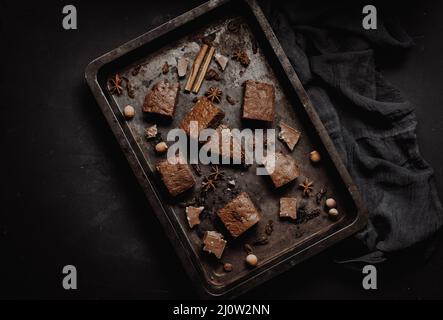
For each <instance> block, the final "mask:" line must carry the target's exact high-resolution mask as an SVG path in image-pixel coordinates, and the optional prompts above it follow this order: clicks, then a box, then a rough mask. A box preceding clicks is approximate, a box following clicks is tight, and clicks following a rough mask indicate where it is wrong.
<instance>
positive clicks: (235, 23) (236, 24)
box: [228, 20, 240, 33]
mask: <svg viewBox="0 0 443 320" xmlns="http://www.w3.org/2000/svg"><path fill="white" fill-rule="evenodd" d="M228 30H229V31H230V32H232V33H237V32H238V31H239V30H240V21H239V20H232V21H231V22H229V23H228Z"/></svg>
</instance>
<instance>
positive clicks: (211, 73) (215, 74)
mask: <svg viewBox="0 0 443 320" xmlns="http://www.w3.org/2000/svg"><path fill="white" fill-rule="evenodd" d="M205 79H206V80H215V81H220V80H221V78H220V75H219V74H218V72H217V71H215V70H214V69H212V68H211V69H209V70H208V72H207V73H206V76H205Z"/></svg>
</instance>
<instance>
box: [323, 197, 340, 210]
mask: <svg viewBox="0 0 443 320" xmlns="http://www.w3.org/2000/svg"><path fill="white" fill-rule="evenodd" d="M325 204H326V206H327V207H328V208H329V209H332V208H335V207H336V206H337V202H336V201H335V200H334V199H333V198H328V199H326V202H325Z"/></svg>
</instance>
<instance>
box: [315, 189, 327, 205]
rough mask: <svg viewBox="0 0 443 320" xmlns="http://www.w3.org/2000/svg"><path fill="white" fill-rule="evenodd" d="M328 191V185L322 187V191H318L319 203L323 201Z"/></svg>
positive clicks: (316, 196) (317, 198) (316, 198)
mask: <svg viewBox="0 0 443 320" xmlns="http://www.w3.org/2000/svg"><path fill="white" fill-rule="evenodd" d="M326 192H328V189H326V187H323V188H321V189H320V191H319V192H317V194H316V195H315V200H316V202H317V204H320V203H321V201H322V200H323V198H324V196H325V195H326Z"/></svg>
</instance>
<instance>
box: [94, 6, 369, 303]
mask: <svg viewBox="0 0 443 320" xmlns="http://www.w3.org/2000/svg"><path fill="white" fill-rule="evenodd" d="M231 1H234V0H210V1H207V2H205V3H203V4H202V5H200V6H198V7H195V8H194V9H191V10H189V11H187V12H185V13H183V14H182V15H179V16H177V17H176V18H174V19H171V20H169V21H167V22H165V23H163V24H162V25H160V26H158V27H156V28H154V29H152V30H150V31H148V32H146V33H144V34H142V35H140V36H139V37H136V38H134V39H132V40H130V41H128V42H126V43H124V44H123V45H121V46H119V47H117V48H115V49H113V50H111V51H109V52H107V53H105V54H103V55H101V56H99V57H98V58H96V59H94V60H92V61H91V62H90V63H89V64H88V65H87V67H86V69H85V79H86V82H87V84H88V86H89V87H90V90H91V91H92V93H93V95H94V97H95V99H96V101H97V103H98V105H99V107H100V109H101V110H102V113H103V115H104V116H105V118H106V120H107V122H108V124H109V126H110V127H111V130H112V131H113V134H114V136H115V137H116V139H117V141H118V143H119V144H120V147H121V149H122V151H123V153H124V154H125V156H126V158H127V160H128V162H129V165H130V167H131V169H132V171H133V172H134V175H135V176H136V178H137V180H138V183H139V184H140V186H141V187H142V189H143V191H144V193H145V196H146V197H147V199H148V202H149V205H150V206H151V208H152V211H153V212H154V214H155V216H156V217H157V218H158V219H159V220H160V222H161V223H162V226H163V229H164V230H165V233H166V235H167V236H168V238H169V240H170V241H171V242H172V244H173V247H174V248H175V251H176V253H177V255H178V256H179V258H180V260H181V262H182V264H183V266H184V269H185V270H186V271H187V274H188V276H189V277H190V278H191V280H192V282H193V283H194V282H197V283H199V284H201V285H196V286H195V288H196V289H197V290H198V292H199V293H200V294H201V295H203V297H206V298H220V297H223V298H226V297H230V298H233V297H236V296H238V295H240V294H242V293H244V292H246V291H248V290H250V289H252V288H253V287H255V286H257V285H259V284H261V283H263V282H266V281H267V280H269V279H271V278H273V277H274V276H276V275H278V274H281V273H282V272H284V271H286V270H288V269H289V268H291V267H293V266H295V265H296V264H298V263H300V262H302V261H303V260H306V259H308V258H309V257H312V256H314V255H316V254H318V253H320V252H321V251H323V250H325V249H326V248H328V247H330V246H332V245H333V244H335V243H338V242H339V241H341V240H343V239H345V238H347V237H349V236H351V235H353V234H355V233H356V232H357V231H359V230H361V229H362V228H363V227H364V226H365V225H366V224H367V220H368V212H367V208H366V206H365V204H364V202H363V199H362V197H361V195H360V192H359V191H358V189H357V186H356V185H355V183H354V181H353V179H352V177H351V176H350V174H349V172H348V171H347V169H346V167H345V166H344V163H343V161H342V160H341V157H340V156H339V154H338V152H337V150H336V148H335V145H334V144H333V142H332V140H331V138H330V136H329V133H328V132H327V131H326V128H325V127H324V125H323V122H322V121H321V120H320V117H319V116H318V114H317V111H316V110H315V108H314V106H313V103H312V101H311V100H310V98H309V96H308V95H307V93H306V91H305V89H304V87H303V85H302V83H301V81H300V79H299V78H298V75H297V74H296V72H295V70H294V68H293V67H292V65H291V63H290V61H289V59H288V57H287V56H286V53H285V52H284V50H283V48H282V46H281V44H280V42H279V41H278V39H277V37H276V35H275V34H274V32H273V30H272V28H271V26H270V24H269V22H268V20H267V18H266V17H265V16H264V14H263V12H262V10H261V8H260V6H259V5H258V3H257V0H242V1H243V2H244V3H245V4H246V5H247V7H248V8H249V9H250V10H251V13H252V14H253V15H254V17H255V19H256V22H257V23H258V25H259V27H260V29H261V31H262V32H263V33H264V36H265V38H266V41H267V42H268V43H269V45H270V46H271V48H272V50H273V52H274V54H275V55H276V57H277V58H278V62H279V63H280V65H281V67H282V69H283V70H284V72H285V73H286V76H287V78H288V80H289V82H290V84H291V87H292V88H291V89H293V90H294V91H295V93H296V94H297V97H298V98H299V100H300V102H301V104H302V106H303V107H304V109H305V110H306V113H307V115H308V118H309V119H310V121H311V122H312V125H313V127H314V129H315V131H316V133H317V135H318V137H319V138H320V140H321V142H322V144H323V146H324V147H325V149H326V151H327V152H328V153H329V157H330V158H331V161H332V163H333V165H334V166H335V169H336V170H337V172H338V174H339V176H340V178H341V179H342V180H343V183H344V185H345V186H346V187H347V190H348V192H349V195H350V196H351V198H352V200H353V201H354V204H355V207H356V213H355V219H354V220H353V221H352V222H351V223H350V224H348V225H347V226H344V227H343V228H340V229H339V230H337V231H335V232H333V233H331V234H330V235H328V236H326V237H324V238H322V239H321V240H319V241H317V242H315V243H312V244H311V245H309V246H307V247H305V248H303V249H302V250H299V251H295V252H292V253H291V254H288V256H287V257H284V258H282V259H281V260H280V261H277V262H276V263H275V264H272V265H269V266H268V267H267V268H265V269H263V270H261V271H260V272H258V273H256V274H255V275H253V276H252V277H250V278H246V279H244V280H243V281H240V282H239V283H237V284H235V285H234V286H233V287H232V288H228V289H227V290H226V289H225V290H224V289H222V290H220V291H218V290H217V289H214V287H212V286H210V285H209V284H208V283H207V282H205V281H204V277H202V276H201V275H200V274H199V271H198V270H197V267H196V266H195V265H194V263H193V261H192V258H191V257H190V256H189V255H188V254H187V253H186V252H187V248H186V247H185V246H184V244H183V243H182V241H181V240H180V236H179V234H178V233H179V232H181V231H180V230H177V228H176V227H175V226H174V224H173V223H172V221H171V220H170V218H169V216H168V214H167V213H166V212H165V209H164V208H163V204H162V202H161V200H160V199H159V198H158V197H157V196H156V192H155V187H154V185H153V182H152V181H150V179H149V177H148V176H147V175H146V173H145V172H144V168H143V166H142V164H141V163H140V161H139V158H138V157H137V155H136V153H135V151H134V149H133V147H132V146H131V143H130V142H129V140H128V138H127V137H126V134H125V132H124V129H123V128H122V126H121V125H120V123H119V121H118V119H117V116H116V114H115V113H114V112H113V110H112V107H111V105H110V103H109V102H108V100H107V98H106V96H105V94H104V92H103V90H102V88H101V86H100V84H99V83H98V78H97V75H98V73H99V70H100V69H101V68H102V67H104V66H105V65H106V64H108V63H110V62H112V61H113V60H115V59H117V58H119V57H121V56H123V55H125V54H127V53H129V52H130V51H132V50H135V49H137V48H139V47H141V46H144V45H146V44H147V43H148V42H150V41H153V40H155V39H157V38H159V37H161V36H164V35H165V34H167V33H169V32H171V31H173V30H175V29H177V28H179V27H180V26H182V25H184V24H186V23H188V22H190V21H191V20H193V19H195V18H198V17H200V16H202V15H204V14H205V13H208V12H210V11H212V10H213V9H216V8H218V7H220V6H222V5H224V4H226V3H228V2H231ZM188 263H189V264H190V265H191V266H192V268H190V267H189V265H187V264H188Z"/></svg>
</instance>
